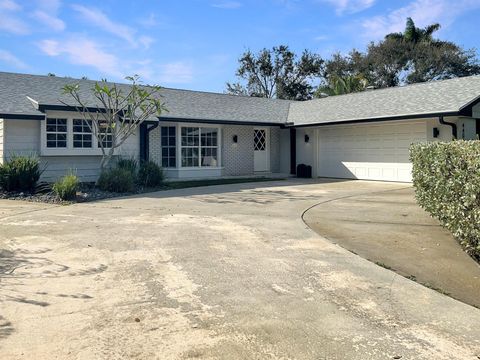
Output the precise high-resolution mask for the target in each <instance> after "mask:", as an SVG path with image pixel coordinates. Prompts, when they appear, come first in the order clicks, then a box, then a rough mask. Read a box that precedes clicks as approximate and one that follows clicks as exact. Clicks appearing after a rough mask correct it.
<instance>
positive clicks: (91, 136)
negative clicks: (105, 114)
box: [67, 118, 97, 150]
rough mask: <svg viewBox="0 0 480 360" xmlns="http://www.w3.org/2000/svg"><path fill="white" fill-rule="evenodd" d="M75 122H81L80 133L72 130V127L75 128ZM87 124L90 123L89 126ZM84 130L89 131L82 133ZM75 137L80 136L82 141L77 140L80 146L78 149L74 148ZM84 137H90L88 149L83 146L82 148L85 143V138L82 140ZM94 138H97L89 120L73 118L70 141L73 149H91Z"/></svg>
mask: <svg viewBox="0 0 480 360" xmlns="http://www.w3.org/2000/svg"><path fill="white" fill-rule="evenodd" d="M75 120H77V121H81V122H82V124H81V125H80V126H81V127H82V131H80V132H78V131H75V129H74V127H75V124H74V122H75ZM67 122H68V120H67ZM84 123H86V124H84ZM89 123H90V125H89ZM84 129H87V130H89V131H87V132H85V131H83V130H84ZM75 135H80V136H81V138H82V139H81V140H78V141H80V142H81V144H82V146H80V147H75V139H74V138H75ZM85 135H90V146H89V147H85V146H84V143H85V141H86V140H85V138H84V136H85ZM67 137H68V132H67ZM96 138H97V137H96V136H95V134H94V133H93V124H91V120H85V119H82V118H73V119H72V139H73V140H72V141H73V142H72V147H73V148H74V149H82V150H83V149H92V148H93V145H94V142H95V139H96Z"/></svg>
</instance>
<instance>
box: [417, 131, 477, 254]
mask: <svg viewBox="0 0 480 360" xmlns="http://www.w3.org/2000/svg"><path fill="white" fill-rule="evenodd" d="M410 159H411V161H412V163H413V173H412V174H413V185H414V187H415V196H416V199H417V202H418V203H419V205H420V206H421V207H422V208H424V209H425V210H426V211H428V212H429V213H430V214H431V215H432V216H433V217H435V218H437V219H438V220H439V221H440V222H441V224H442V225H443V226H444V227H445V228H447V229H448V230H450V231H451V232H452V234H453V235H454V236H455V237H456V238H457V239H458V240H459V241H460V243H461V244H462V245H463V246H464V248H465V249H466V251H467V252H468V253H469V254H470V255H471V256H472V257H474V258H476V259H477V260H480V141H478V140H477V141H453V142H448V143H438V142H435V143H428V144H415V145H412V147H411V148H410Z"/></svg>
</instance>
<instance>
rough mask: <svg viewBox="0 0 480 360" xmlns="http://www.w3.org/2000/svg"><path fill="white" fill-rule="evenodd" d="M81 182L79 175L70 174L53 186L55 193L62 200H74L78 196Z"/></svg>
mask: <svg viewBox="0 0 480 360" xmlns="http://www.w3.org/2000/svg"><path fill="white" fill-rule="evenodd" d="M78 185H79V180H78V177H77V175H75V174H68V175H65V176H64V177H62V178H61V179H60V180H58V181H57V182H55V184H53V187H52V190H53V192H54V193H55V194H56V195H57V196H58V197H59V198H60V199H62V200H72V199H75V197H76V196H77V190H78Z"/></svg>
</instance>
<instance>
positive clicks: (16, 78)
mask: <svg viewBox="0 0 480 360" xmlns="http://www.w3.org/2000/svg"><path fill="white" fill-rule="evenodd" d="M72 83H79V84H80V86H81V91H82V98H84V99H88V100H87V102H88V103H89V104H91V105H92V106H94V105H96V104H95V99H94V98H93V97H92V96H91V93H90V91H89V89H90V88H91V87H92V86H93V84H94V83H95V82H94V81H91V80H77V79H69V78H62V77H49V76H40V75H26V74H14V73H6V72H0V116H1V115H2V114H10V115H37V116H39V115H40V116H41V115H43V113H42V112H40V111H38V110H37V109H36V108H35V106H34V105H33V104H32V102H31V101H30V100H28V98H27V96H28V97H30V98H32V99H34V100H35V101H37V102H38V103H40V104H41V105H42V104H43V105H63V104H62V101H64V102H66V103H68V104H72V105H74V104H73V102H72V100H71V99H70V98H69V97H68V96H66V95H62V87H63V86H64V85H66V84H72ZM118 86H120V87H125V89H127V87H128V85H126V84H119V85H118ZM161 94H162V96H163V100H164V102H165V104H166V107H167V108H168V110H169V112H166V113H164V114H162V116H163V117H165V118H173V119H183V120H211V121H227V122H241V123H266V124H285V123H287V122H288V123H294V124H295V125H304V126H308V125H314V124H326V123H341V122H345V121H358V120H370V119H381V118H390V117H403V116H421V115H428V114H439V113H451V112H458V111H460V110H461V109H462V108H463V107H464V106H466V105H468V104H470V103H471V102H472V101H474V100H475V99H477V98H479V97H480V76H470V77H464V78H458V79H452V80H445V81H435V82H429V83H423V84H416V85H409V86H404V87H396V88H389V89H383V90H373V91H366V92H362V93H356V94H349V95H342V96H331V97H327V98H323V99H317V100H311V101H304V102H294V101H286V100H274V99H264V98H252V97H245V96H233V95H226V94H216V93H209V92H201V91H190V90H178V89H169V88H163V89H162V90H161Z"/></svg>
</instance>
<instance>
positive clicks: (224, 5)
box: [211, 0, 243, 9]
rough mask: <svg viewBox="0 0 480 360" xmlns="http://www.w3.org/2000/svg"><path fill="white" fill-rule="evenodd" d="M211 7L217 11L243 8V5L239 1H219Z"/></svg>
mask: <svg viewBox="0 0 480 360" xmlns="http://www.w3.org/2000/svg"><path fill="white" fill-rule="evenodd" d="M211 6H212V7H215V8H219V9H238V8H240V7H242V6H243V4H242V3H241V2H239V1H229V0H225V1H219V2H216V3H213V4H211Z"/></svg>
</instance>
